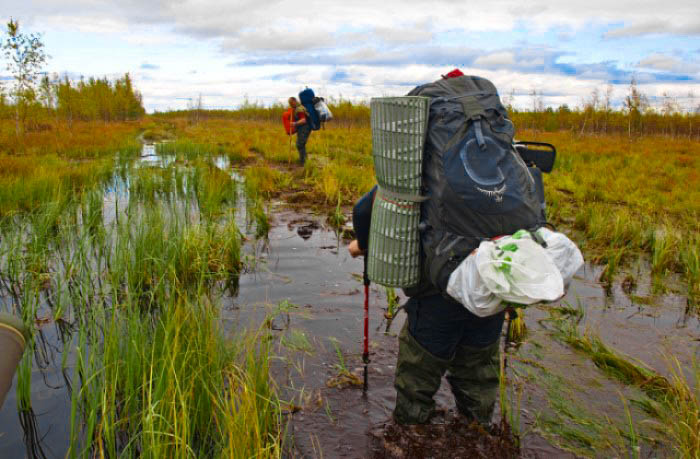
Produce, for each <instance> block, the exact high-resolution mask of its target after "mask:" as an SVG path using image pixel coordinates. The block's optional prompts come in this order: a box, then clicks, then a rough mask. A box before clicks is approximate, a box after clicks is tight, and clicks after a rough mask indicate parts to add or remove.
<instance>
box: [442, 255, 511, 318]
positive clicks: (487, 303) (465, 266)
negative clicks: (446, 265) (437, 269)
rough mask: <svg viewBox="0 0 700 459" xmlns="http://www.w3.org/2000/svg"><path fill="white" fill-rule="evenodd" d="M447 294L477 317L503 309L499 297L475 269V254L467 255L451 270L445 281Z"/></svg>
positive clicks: (503, 306) (490, 314)
mask: <svg viewBox="0 0 700 459" xmlns="http://www.w3.org/2000/svg"><path fill="white" fill-rule="evenodd" d="M447 294H448V295H450V296H451V297H452V298H454V299H455V300H457V301H459V302H460V303H461V304H462V305H464V307H466V308H467V309H468V310H469V311H470V312H471V313H473V314H475V315H477V316H479V317H488V316H492V315H494V314H498V313H499V312H501V311H503V309H505V304H503V302H502V301H501V299H500V298H499V297H497V296H496V295H494V294H493V293H492V292H491V291H490V290H489V289H488V288H487V287H486V284H485V283H484V282H483V281H482V280H481V276H480V275H479V271H478V270H477V269H476V255H475V254H471V255H469V256H468V257H467V258H465V259H464V261H462V263H460V264H459V266H458V267H457V269H455V270H454V271H452V274H451V275H450V279H449V281H448V282H447Z"/></svg>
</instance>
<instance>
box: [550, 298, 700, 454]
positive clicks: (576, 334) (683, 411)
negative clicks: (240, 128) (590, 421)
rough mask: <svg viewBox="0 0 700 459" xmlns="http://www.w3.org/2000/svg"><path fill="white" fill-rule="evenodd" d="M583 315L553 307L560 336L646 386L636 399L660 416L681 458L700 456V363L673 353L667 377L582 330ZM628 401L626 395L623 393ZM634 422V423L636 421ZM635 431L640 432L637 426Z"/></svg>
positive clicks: (657, 424) (614, 373)
mask: <svg viewBox="0 0 700 459" xmlns="http://www.w3.org/2000/svg"><path fill="white" fill-rule="evenodd" d="M578 320H580V317H576V316H573V317H572V316H570V315H568V314H566V315H561V313H560V312H559V311H556V310H553V311H551V312H550V319H549V320H548V322H549V323H551V324H553V325H554V336H555V337H556V338H557V339H559V340H560V341H562V342H564V343H566V344H568V345H569V346H571V347H572V348H573V349H575V350H576V351H578V352H580V353H582V354H584V355H586V356H588V357H589V358H590V359H591V360H592V361H593V363H594V364H595V365H596V366H597V367H598V368H600V369H601V370H602V371H603V372H605V373H606V374H607V375H608V376H610V377H612V378H613V379H615V380H618V381H620V382H621V383H623V384H626V385H628V386H634V387H636V388H638V389H639V390H641V391H642V392H643V393H644V394H645V395H646V398H644V397H641V398H639V399H637V400H632V401H631V402H632V403H636V404H637V405H639V406H640V407H641V408H642V409H643V410H644V411H645V412H646V413H648V414H649V415H651V416H653V417H654V419H655V420H654V421H649V422H648V423H649V424H650V425H652V426H653V428H654V429H655V430H656V431H657V432H659V433H660V434H661V435H663V437H664V438H665V439H666V440H667V444H668V445H669V446H670V447H671V448H672V449H673V450H674V451H675V453H676V454H677V455H678V457H682V458H695V457H698V455H700V385H698V382H699V381H700V366H699V365H698V362H697V361H696V360H695V359H693V361H692V364H691V366H690V367H689V368H684V366H683V365H681V363H680V361H679V360H678V359H677V358H676V357H675V356H672V355H666V356H665V360H666V362H667V365H668V374H669V375H670V376H669V377H664V376H662V375H660V374H659V373H657V372H656V371H654V370H653V369H651V368H648V367H647V366H646V365H644V364H643V363H642V362H640V361H636V360H634V359H631V358H630V357H627V356H625V355H623V354H621V353H620V352H618V351H616V350H615V349H613V348H612V347H610V346H608V345H607V344H605V343H604V342H603V341H602V340H601V339H600V338H599V337H598V336H597V335H595V333H593V332H591V331H590V330H586V331H584V332H583V333H581V331H580V330H579V327H578ZM621 398H622V400H623V403H626V400H625V399H624V398H623V397H622V395H621ZM631 425H632V424H631ZM631 433H634V430H633V426H632V427H631Z"/></svg>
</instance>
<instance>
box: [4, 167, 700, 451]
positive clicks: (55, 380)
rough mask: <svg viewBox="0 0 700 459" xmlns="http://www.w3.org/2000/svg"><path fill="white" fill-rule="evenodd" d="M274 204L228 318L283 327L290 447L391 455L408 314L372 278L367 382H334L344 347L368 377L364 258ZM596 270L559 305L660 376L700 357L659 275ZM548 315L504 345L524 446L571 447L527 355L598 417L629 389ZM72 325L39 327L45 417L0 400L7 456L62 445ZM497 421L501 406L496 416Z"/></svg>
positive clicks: (679, 305)
mask: <svg viewBox="0 0 700 459" xmlns="http://www.w3.org/2000/svg"><path fill="white" fill-rule="evenodd" d="M147 156H148V159H147V160H148V161H153V163H154V164H155V165H158V166H162V165H163V163H162V161H163V158H161V157H158V156H152V155H147ZM159 161H160V163H159ZM221 166H222V167H226V164H223V163H222V164H221ZM120 200H122V201H124V196H123V190H119V189H118V190H112V192H111V194H108V197H107V200H106V204H105V205H106V209H109V208H110V207H109V206H110V205H111V206H112V207H111V209H112V212H111V213H110V211H108V210H106V211H105V216H106V217H107V218H109V217H108V216H109V215H111V214H113V213H114V212H113V210H114V206H115V205H117V204H114V203H115V202H118V201H120ZM270 211H271V213H272V214H273V215H274V217H273V219H272V222H271V223H272V229H271V231H270V234H269V240H268V241H266V242H264V241H258V242H251V243H250V244H249V245H248V247H247V251H248V264H249V266H250V268H249V270H248V272H246V273H245V274H244V275H242V276H241V279H240V289H239V293H238V295H237V296H235V297H228V298H224V299H223V301H222V320H223V321H224V325H225V327H226V329H227V330H229V331H230V332H231V333H235V332H237V331H239V330H240V329H241V327H245V326H248V325H253V326H254V325H257V324H259V323H260V321H261V319H263V318H264V317H265V316H266V315H268V314H273V317H274V319H273V320H272V321H271V323H270V329H271V330H272V331H273V332H274V333H276V334H278V335H279V337H280V345H279V347H278V353H279V355H280V358H279V359H276V361H275V366H274V375H275V379H276V380H277V383H278V385H279V389H280V392H281V395H282V398H283V399H284V400H286V401H288V402H289V403H287V404H285V407H284V408H285V418H286V420H287V421H288V422H289V429H288V436H287V445H288V448H289V449H288V451H289V452H290V455H291V456H294V457H369V456H375V457H382V455H383V454H384V453H386V451H382V450H381V449H380V450H377V448H378V446H377V442H376V441H375V440H373V438H374V437H372V436H371V435H369V433H370V432H372V433H374V435H375V437H376V436H377V435H381V433H382V432H385V429H384V425H385V423H386V422H387V421H388V420H389V418H390V414H391V410H392V408H393V404H394V399H395V393H394V390H393V386H392V384H393V372H394V370H395V368H394V365H395V361H396V353H397V338H396V336H397V334H398V332H399V330H400V327H401V326H402V324H403V321H404V320H405V314H403V313H400V314H399V315H398V316H397V317H396V319H395V320H394V321H393V323H391V324H388V323H387V320H386V319H385V318H384V309H385V307H386V294H385V291H384V289H383V288H381V287H378V286H372V288H371V291H370V330H371V341H370V342H371V355H370V359H371V362H370V364H369V365H368V372H369V373H368V378H369V390H368V392H367V394H366V395H363V393H362V390H361V387H360V386H358V385H356V384H354V382H356V381H353V380H352V379H351V378H349V379H347V381H343V380H339V379H337V376H338V374H339V368H340V366H341V358H340V357H339V353H340V355H341V356H342V359H343V364H342V366H344V367H346V368H347V369H348V370H349V371H350V372H351V373H352V374H354V375H356V376H357V377H360V378H361V376H362V372H363V365H362V362H361V358H360V353H361V343H362V317H363V308H362V306H363V300H364V298H363V293H362V284H361V277H360V276H361V271H362V261H361V260H359V259H352V258H350V257H349V255H348V254H347V251H346V249H345V247H344V243H343V241H340V240H339V239H338V238H337V236H336V234H335V233H334V232H333V231H332V230H330V229H328V228H326V227H325V226H324V222H323V218H321V217H318V216H314V215H311V214H303V213H298V212H293V211H290V210H286V209H285V207H284V206H283V205H282V204H281V203H277V204H273V205H272V207H271V209H270ZM237 219H240V222H241V226H242V227H243V226H244V222H245V216H244V214H239V215H237ZM598 274H599V269H598V268H595V267H590V266H587V267H586V268H585V269H582V270H581V272H580V273H579V276H578V277H577V278H576V279H575V281H574V283H573V285H572V287H571V288H570V290H569V292H568V294H567V296H566V298H565V299H564V300H563V301H562V302H561V303H562V304H569V305H571V306H573V307H578V305H580V307H581V308H582V309H583V311H584V313H585V315H584V317H583V318H582V319H581V321H580V324H579V328H580V329H581V330H584V329H588V330H591V331H593V332H595V333H596V334H597V335H599V336H600V337H601V339H602V340H603V341H604V342H605V343H607V344H608V345H610V346H612V347H614V348H616V349H618V350H620V351H621V352H624V353H625V354H627V355H629V356H632V357H635V358H638V359H640V360H642V361H644V362H646V363H647V364H648V365H649V366H651V367H652V368H654V369H655V370H657V371H659V372H661V373H662V374H663V373H666V372H667V366H666V359H665V358H664V352H666V354H670V355H675V356H676V357H678V358H679V359H680V361H681V362H682V363H684V364H688V363H689V362H690V361H691V359H692V357H693V356H696V357H698V352H699V350H698V344H699V341H698V340H699V339H700V322H699V321H698V317H697V316H696V315H689V314H687V311H686V303H685V299H684V297H682V296H678V295H673V294H667V295H658V296H651V295H650V294H649V293H648V292H649V291H650V288H649V285H650V281H649V280H648V279H647V280H646V281H645V280H644V276H643V275H642V276H640V281H639V284H640V286H639V287H638V290H637V291H636V292H634V294H633V295H631V296H630V295H628V294H626V293H625V292H624V291H623V290H622V289H621V288H620V287H619V286H617V285H616V286H614V287H613V289H612V291H611V292H610V293H609V294H608V293H606V291H605V290H604V289H603V288H602V287H601V286H600V285H599V284H598V283H597V281H596V279H597V277H598ZM630 297H632V298H634V300H630ZM285 301H286V303H283V306H282V307H280V306H279V304H280V303H281V302H285ZM553 306H556V305H553ZM548 318H549V312H548V308H547V307H534V308H530V309H528V310H527V311H526V312H525V319H526V323H527V326H528V329H529V334H528V337H527V338H526V340H525V342H524V343H523V344H522V345H520V346H519V347H515V348H511V349H510V350H509V354H508V358H509V362H511V363H510V366H509V367H508V373H507V374H508V378H509V381H518V384H520V387H522V389H521V391H522V392H521V393H522V395H521V405H520V409H519V412H520V414H521V426H520V432H521V433H522V435H521V437H522V439H521V441H522V443H521V445H522V448H521V455H522V456H523V457H566V455H567V454H568V453H565V452H564V451H562V450H561V449H560V448H558V447H557V446H556V445H557V444H559V443H560V441H558V439H557V438H556V436H555V435H553V434H552V433H551V432H548V431H547V429H546V428H544V427H543V426H542V424H541V422H542V421H541V419H542V418H543V416H544V415H543V413H545V415H546V412H547V411H551V398H552V394H553V392H552V390H553V389H552V387H547V386H545V385H543V384H542V383H541V381H540V380H538V378H537V377H530V378H528V377H527V375H526V373H527V371H528V364H527V362H528V361H537V362H539V363H538V365H539V366H540V367H542V368H546V370H547V372H548V374H551V375H555V376H556V377H557V378H559V379H558V381H560V382H562V384H563V385H565V386H566V385H568V387H569V388H571V387H574V388H575V390H574V391H573V392H567V393H566V394H567V395H569V396H571V397H574V398H575V400H573V401H575V402H576V403H577V404H581V405H582V406H585V407H586V408H587V409H588V410H589V411H590V413H591V416H593V417H598V418H600V417H602V416H603V413H604V414H608V415H610V416H612V417H616V416H624V406H623V404H622V403H621V401H620V395H619V394H620V393H625V395H628V393H629V392H630V390H629V388H626V387H625V386H623V385H622V384H620V383H617V382H615V381H613V380H611V379H610V378H608V377H606V376H605V375H604V374H603V373H602V372H601V371H600V370H599V369H598V368H597V367H595V365H593V364H592V363H591V361H590V359H589V358H588V357H586V356H583V355H581V354H578V353H576V352H575V351H573V350H571V349H570V347H568V346H566V345H563V344H561V343H559V342H558V341H556V340H555V339H554V338H553V337H552V333H551V324H549V323H548V322H547V319H548ZM65 336H67V335H65ZM65 336H64V335H63V334H62V330H61V329H60V328H59V327H58V326H57V325H56V324H54V323H47V324H45V325H44V326H42V327H41V328H40V338H41V339H40V340H39V341H40V342H41V346H40V351H39V352H38V353H37V356H36V359H35V361H36V363H35V368H34V371H33V375H32V391H31V394H32V404H33V408H34V414H35V416H34V417H33V418H26V419H22V420H21V421H22V423H23V424H24V425H25V426H26V427H27V428H26V429H23V428H22V425H21V422H20V419H18V416H17V409H16V405H17V400H16V397H15V393H14V388H13V389H12V390H11V392H10V393H9V394H8V397H7V400H6V402H5V404H4V406H3V407H2V409H1V410H0V458H5V457H8V458H10V457H24V456H30V457H31V456H41V455H45V456H46V457H63V456H64V455H65V452H66V448H67V444H68V434H69V430H70V425H69V422H68V419H69V413H70V395H69V392H68V388H67V382H66V379H65V378H64V376H63V373H62V371H61V359H62V357H63V356H62V350H63V347H64V344H63V342H64V340H65V339H66V338H65ZM66 342H67V343H68V345H69V346H70V344H71V339H70V338H67V341H66ZM66 358H67V363H66V367H67V368H68V370H67V372H68V374H70V375H72V367H73V364H72V356H70V355H68V356H66ZM535 376H538V375H535ZM344 382H345V384H343V383H344ZM339 384H340V386H338V385H339ZM330 386H332V387H330ZM630 396H631V397H633V396H636V395H635V394H630ZM436 400H437V405H438V411H439V413H440V416H439V417H442V418H444V419H446V420H450V419H452V418H453V417H454V415H455V414H454V404H453V402H452V399H451V396H450V394H449V391H448V390H447V388H446V384H443V386H442V388H441V390H440V391H439V393H438V395H437V397H436ZM633 415H634V416H635V419H636V420H637V421H640V420H642V419H644V416H643V414H642V413H639V412H634V413H633ZM545 417H546V416H545ZM498 418H499V416H498V414H495V416H494V421H498ZM556 419H557V418H555V420H556ZM558 419H559V421H560V422H569V421H570V420H567V419H564V420H562V418H558ZM572 422H574V423H575V422H576V421H575V420H574V421H572ZM25 436H29V438H28V439H27V438H25ZM444 446H445V443H442V444H441V443H440V442H439V441H438V442H437V444H436V445H435V449H434V450H433V452H434V453H433V455H432V457H453V456H454V452H453V451H449V450H444V451H443V450H441V449H440V448H441V447H444ZM562 446H564V444H562ZM28 448H29V449H28ZM644 448H645V449H644V450H643V452H644V453H646V454H659V453H660V452H661V453H663V450H661V451H659V450H653V449H652V448H651V447H649V446H645V447H644ZM443 453H444V454H443Z"/></svg>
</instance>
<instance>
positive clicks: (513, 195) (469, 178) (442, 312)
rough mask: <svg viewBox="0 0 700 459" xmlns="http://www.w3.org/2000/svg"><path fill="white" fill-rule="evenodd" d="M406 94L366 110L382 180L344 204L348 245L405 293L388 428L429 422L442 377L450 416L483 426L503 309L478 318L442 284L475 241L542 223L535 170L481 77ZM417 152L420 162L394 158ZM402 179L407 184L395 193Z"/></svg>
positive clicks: (455, 76) (454, 77)
mask: <svg viewBox="0 0 700 459" xmlns="http://www.w3.org/2000/svg"><path fill="white" fill-rule="evenodd" d="M408 96H419V97H403V98H392V99H395V100H389V101H381V100H377V104H376V106H373V107H372V130H373V132H372V136H373V155H374V159H375V172H376V173H377V178H378V182H379V185H378V186H375V188H373V189H372V190H371V191H370V192H369V193H367V194H366V195H365V196H363V197H362V198H361V199H360V200H359V201H358V202H357V204H356V205H355V208H354V209H353V225H354V228H355V232H356V235H357V239H355V240H354V241H352V242H351V243H350V245H349V247H348V250H349V252H350V254H351V256H353V257H357V256H359V255H365V257H367V258H368V259H369V278H370V279H371V280H373V281H374V282H377V283H379V284H382V285H387V286H397V287H403V288H404V293H406V295H407V296H408V297H409V300H408V301H407V302H406V304H405V305H404V309H405V311H406V313H407V316H408V318H407V321H406V323H405V324H404V327H403V329H402V330H401V333H400V335H399V355H398V361H397V365H396V377H395V384H394V385H395V388H396V392H397V394H396V407H395V409H394V413H393V416H394V419H395V420H396V422H398V423H400V424H423V423H427V422H428V421H429V420H430V418H431V416H432V415H433V411H434V407H435V402H434V400H433V396H434V395H435V393H436V392H437V390H438V389H439V387H440V382H441V378H442V376H443V375H445V374H447V380H448V382H449V384H450V387H451V389H452V393H453V394H454V397H455V402H456V405H457V409H458V411H459V412H460V413H461V414H462V415H464V416H466V417H467V418H470V419H474V420H477V421H479V422H480V423H482V424H488V423H489V422H490V419H491V415H492V412H493V407H494V404H495V401H496V397H497V394H498V385H499V337H500V335H501V331H502V328H503V322H504V316H505V311H504V309H505V306H503V307H499V308H496V309H493V310H491V311H490V312H489V313H488V314H481V313H480V312H479V310H478V309H473V308H470V307H467V305H469V306H471V304H470V301H471V300H474V298H467V300H466V301H463V302H458V301H457V300H456V299H455V297H454V296H451V295H450V294H448V293H447V291H448V284H451V279H452V274H453V273H455V272H459V269H461V268H462V264H463V263H464V262H465V260H467V258H468V257H469V256H470V254H473V253H474V252H475V250H476V249H477V248H479V247H480V244H481V243H482V242H485V241H487V242H490V240H491V239H492V238H497V237H499V236H503V235H512V234H514V233H516V234H517V233H518V232H519V230H523V229H525V230H531V231H533V232H534V231H535V230H537V229H538V228H541V227H543V226H544V225H545V223H546V220H545V213H544V192H543V183H542V175H541V171H540V170H539V169H538V168H537V167H531V166H534V165H533V164H526V162H525V161H524V160H523V157H522V153H519V150H516V148H515V145H514V143H513V134H514V128H513V124H512V122H511V121H510V120H509V119H508V113H507V111H506V109H505V107H504V106H503V105H502V104H501V101H500V98H499V96H498V93H497V91H496V88H495V87H494V85H493V84H492V83H491V82H490V81H488V80H486V79H484V78H480V77H474V76H464V75H463V74H462V73H461V72H460V71H459V70H454V71H452V72H450V73H449V74H447V75H445V76H443V78H442V79H441V80H438V81H436V82H433V83H429V84H425V85H422V86H418V87H416V88H415V89H413V90H412V91H411V92H410V93H409V94H408ZM383 102H386V103H383ZM373 103H374V101H373ZM421 104H422V105H421ZM419 106H422V111H421V110H414V111H411V110H412V109H414V108H416V107H419ZM375 108H376V110H375ZM416 145H418V147H416ZM416 148H417V149H418V150H419V151H418V152H417V154H419V155H420V158H419V159H418V160H416V158H410V159H411V161H404V164H402V163H401V161H397V158H400V157H401V155H402V154H405V153H406V152H409V151H411V149H416ZM552 163H553V156H552ZM392 174H393V177H388V178H387V176H391V175H392ZM392 180H393V181H392ZM408 181H412V183H413V188H411V187H402V184H403V185H405V183H407V182H408ZM416 183H417V185H416ZM392 184H393V185H397V186H396V187H393V186H392ZM387 209H388V210H387ZM375 214H376V215H375ZM387 215H390V217H387ZM411 218H413V220H411ZM528 234H530V233H528ZM533 234H534V233H533ZM406 241H409V242H408V243H407V242H406ZM400 247H404V248H403V249H402V248H400ZM406 247H408V249H406ZM506 264H507V262H504V263H502V265H504V266H505V265H506ZM394 268H396V269H394ZM458 268H459V269H458ZM504 269H505V268H504ZM397 273H398V274H397ZM473 293H476V292H467V294H466V296H467V297H469V296H470V294H473ZM457 296H459V295H457ZM460 298H461V297H460ZM480 299H481V298H476V300H477V301H476V302H477V303H479V301H478V300H480ZM460 301H461V300H460ZM465 303H466V304H465ZM497 303H500V301H498V300H497ZM473 311H476V312H479V314H476V313H474V312H473Z"/></svg>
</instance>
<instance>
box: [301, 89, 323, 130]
mask: <svg viewBox="0 0 700 459" xmlns="http://www.w3.org/2000/svg"><path fill="white" fill-rule="evenodd" d="M315 97H316V95H315V94H314V91H313V89H311V88H306V89H304V90H303V91H302V92H300V93H299V101H300V102H301V105H303V106H304V108H305V109H306V113H308V114H309V118H308V123H309V125H310V126H311V129H312V130H314V131H318V130H319V129H321V118H320V116H319V114H318V111H316V107H315V106H314V98H315Z"/></svg>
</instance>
